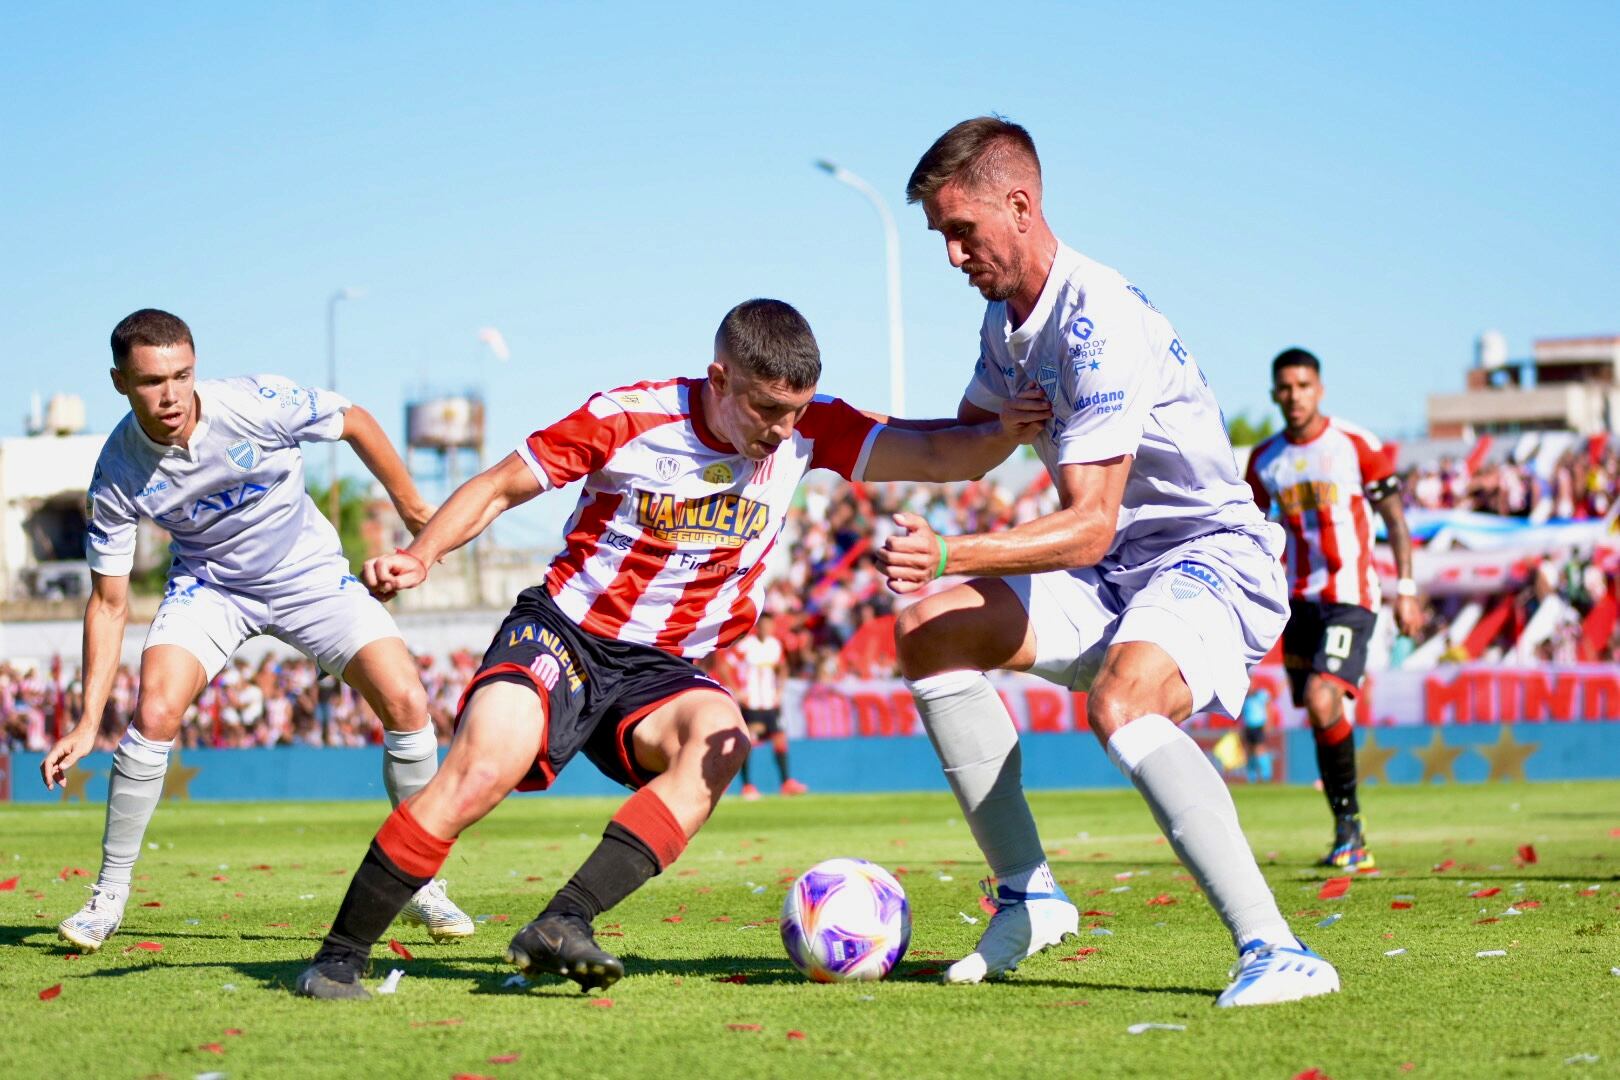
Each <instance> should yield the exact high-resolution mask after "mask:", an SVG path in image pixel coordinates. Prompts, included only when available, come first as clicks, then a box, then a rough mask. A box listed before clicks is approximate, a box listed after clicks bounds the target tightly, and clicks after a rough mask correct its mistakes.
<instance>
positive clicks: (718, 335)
mask: <svg viewBox="0 0 1620 1080" xmlns="http://www.w3.org/2000/svg"><path fill="white" fill-rule="evenodd" d="M714 347H715V349H717V350H718V351H720V352H723V353H725V354H726V356H727V357H729V358H730V359H731V361H732V363H734V364H740V365H741V366H742V367H743V368H745V369H746V370H747V371H748V373H749V374H750V375H752V376H753V377H754V378H756V379H762V380H764V381H765V382H780V383H786V384H787V385H788V386H790V387H792V388H793V389H795V390H808V389H810V388H811V387H813V386H815V385H816V383H818V382H820V381H821V349H820V348H819V347H818V346H817V345H816V335H815V334H813V333H811V332H810V323H809V322H807V321H806V320H805V317H804V316H803V315H800V314H799V313H798V311H797V310H795V309H794V307H793V305H792V304H785V303H783V302H782V301H780V300H744V301H743V302H742V303H740V304H738V305H737V306H736V307H734V308H732V309H731V310H730V311H728V312H726V317H725V318H724V319H721V320H720V329H719V330H718V331H716V332H715V335H714Z"/></svg>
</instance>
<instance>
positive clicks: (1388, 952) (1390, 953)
mask: <svg viewBox="0 0 1620 1080" xmlns="http://www.w3.org/2000/svg"><path fill="white" fill-rule="evenodd" d="M1384 955H1385V956H1405V955H1406V950H1405V949H1386V950H1385V951H1384Z"/></svg>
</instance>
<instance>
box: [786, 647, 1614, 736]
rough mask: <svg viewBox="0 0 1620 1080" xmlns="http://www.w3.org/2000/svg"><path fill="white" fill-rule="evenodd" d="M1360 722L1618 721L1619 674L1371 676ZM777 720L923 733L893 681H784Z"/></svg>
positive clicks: (1047, 688) (1040, 728)
mask: <svg viewBox="0 0 1620 1080" xmlns="http://www.w3.org/2000/svg"><path fill="white" fill-rule="evenodd" d="M990 680H991V682H992V683H993V684H994V685H995V687H996V690H997V691H998V692H999V693H1000V694H1001V700H1002V702H1003V703H1004V704H1005V705H1006V706H1007V711H1008V713H1010V714H1011V715H1012V718H1013V724H1014V725H1015V726H1016V727H1017V728H1018V730H1020V731H1023V732H1030V733H1037V734H1058V733H1062V732H1074V731H1084V730H1085V728H1086V723H1085V715H1086V706H1085V695H1084V694H1080V693H1070V692H1068V691H1065V690H1062V689H1060V688H1058V687H1056V686H1053V685H1052V684H1051V683H1049V682H1046V681H1045V680H1043V679H1039V678H1036V677H1035V676H1033V675H1025V674H1021V673H1018V672H997V673H994V674H992V675H991V676H990ZM1252 686H1253V688H1254V690H1258V691H1263V692H1265V693H1266V694H1267V695H1268V697H1269V702H1268V704H1267V714H1268V723H1267V727H1269V728H1272V729H1280V730H1285V731H1287V730H1297V729H1303V728H1305V727H1306V726H1307V724H1306V719H1305V710H1304V709H1297V708H1294V706H1293V703H1292V701H1291V700H1290V698H1289V692H1288V678H1287V675H1286V673H1285V672H1284V671H1283V669H1282V668H1281V667H1279V666H1273V665H1266V666H1262V667H1259V668H1257V669H1255V672H1254V676H1253V679H1252ZM1352 707H1353V709H1354V711H1355V721H1356V723H1357V725H1358V726H1360V727H1363V728H1367V727H1433V726H1441V725H1470V724H1493V725H1494V724H1504V723H1506V724H1515V723H1523V724H1600V725H1607V724H1617V725H1620V669H1617V668H1615V667H1614V666H1612V665H1608V664H1567V665H1546V666H1541V667H1530V668H1504V667H1499V666H1496V665H1492V664H1465V665H1455V666H1446V667H1438V668H1430V669H1427V670H1423V671H1401V670H1393V671H1373V672H1368V674H1367V678H1366V681H1365V682H1364V683H1363V685H1362V688H1361V693H1360V694H1359V696H1358V697H1357V698H1356V699H1354V701H1353V702H1352ZM782 723H783V726H784V728H786V730H787V732H788V734H789V736H790V737H792V738H795V739H812V740H813V739H844V738H872V737H888V736H897V735H917V736H921V735H922V734H923V730H922V722H921V720H920V719H919V718H918V716H917V709H916V705H915V703H913V701H912V700H911V693H910V691H908V690H907V689H906V685H905V683H904V682H902V681H901V680H899V679H840V680H833V681H831V682H820V683H814V684H812V683H808V682H805V681H803V680H799V679H790V680H789V681H788V683H787V687H786V689H785V690H784V692H783V708H782ZM1235 726H1236V722H1235V721H1233V720H1230V719H1228V718H1226V717H1221V716H1213V715H1204V716H1198V717H1195V718H1194V719H1193V727H1194V728H1209V729H1215V730H1219V729H1222V728H1228V727H1235Z"/></svg>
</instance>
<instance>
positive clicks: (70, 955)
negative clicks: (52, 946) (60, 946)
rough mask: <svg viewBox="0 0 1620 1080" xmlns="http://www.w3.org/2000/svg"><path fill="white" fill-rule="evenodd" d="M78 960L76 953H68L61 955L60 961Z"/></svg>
mask: <svg viewBox="0 0 1620 1080" xmlns="http://www.w3.org/2000/svg"><path fill="white" fill-rule="evenodd" d="M78 958H79V954H78V953H76V952H70V953H63V954H62V959H64V960H77V959H78Z"/></svg>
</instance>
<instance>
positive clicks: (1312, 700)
mask: <svg viewBox="0 0 1620 1080" xmlns="http://www.w3.org/2000/svg"><path fill="white" fill-rule="evenodd" d="M1343 708H1344V700H1343V694H1341V693H1340V691H1339V688H1338V687H1336V686H1334V685H1333V684H1332V683H1330V682H1327V681H1325V680H1322V679H1315V680H1312V682H1311V684H1310V685H1309V686H1307V687H1306V688H1305V711H1306V712H1307V713H1309V714H1310V718H1311V723H1312V724H1313V725H1315V726H1316V727H1331V726H1332V725H1334V724H1336V723H1338V721H1339V715H1340V713H1341V712H1342V711H1343Z"/></svg>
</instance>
